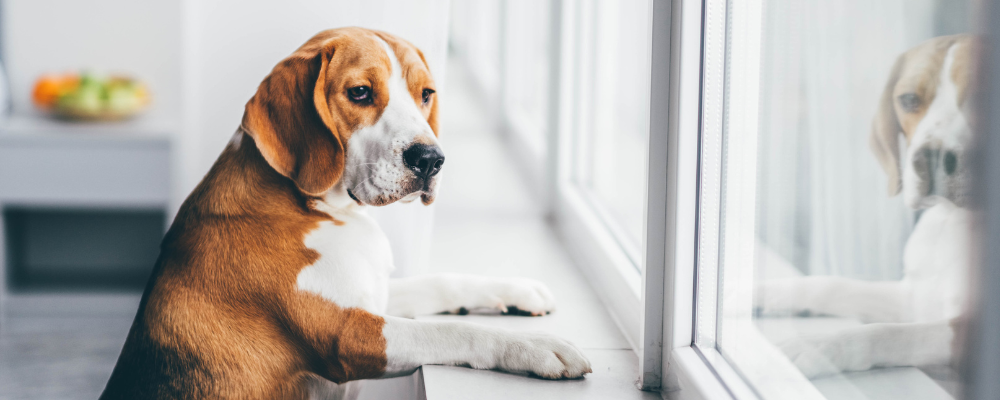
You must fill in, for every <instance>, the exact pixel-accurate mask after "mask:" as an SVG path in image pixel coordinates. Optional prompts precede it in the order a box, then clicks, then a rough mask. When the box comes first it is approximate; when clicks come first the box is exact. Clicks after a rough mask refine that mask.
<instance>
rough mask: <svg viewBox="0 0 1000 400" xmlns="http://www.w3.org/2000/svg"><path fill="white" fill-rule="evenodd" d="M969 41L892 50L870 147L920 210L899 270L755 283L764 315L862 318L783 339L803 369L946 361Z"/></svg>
mask: <svg viewBox="0 0 1000 400" xmlns="http://www.w3.org/2000/svg"><path fill="white" fill-rule="evenodd" d="M973 47H974V40H973V38H972V37H971V36H968V35H957V36H945V37H939V38H934V39H931V40H929V41H927V42H924V43H923V44H921V45H919V46H917V47H914V48H913V49H910V50H909V51H907V52H906V53H904V54H902V55H901V56H899V58H898V60H897V61H896V64H895V66H894V67H893V70H892V75H891V77H890V78H889V82H888V83H887V84H886V87H885V91H884V93H883V94H882V98H881V102H880V105H879V110H878V113H877V114H876V116H875V121H874V124H873V127H872V134H871V147H872V150H873V151H874V153H875V155H876V157H877V158H878V160H879V162H880V163H881V165H882V168H883V169H884V170H885V172H886V173H887V174H888V177H889V195H896V194H898V193H899V192H900V191H902V193H903V200H904V202H905V204H906V205H907V206H908V207H910V208H912V209H915V210H921V209H922V210H923V212H922V214H921V215H920V219H919V221H918V222H917V224H916V226H915V227H914V229H913V233H912V234H911V235H910V237H909V239H908V240H907V243H906V247H905V250H904V255H903V263H904V275H903V279H902V280H900V281H891V282H869V281H861V280H854V279H847V278H840V277H833V276H809V277H797V278H787V279H781V280H769V281H765V282H763V283H762V284H761V285H760V286H759V287H758V297H757V302H758V304H757V306H758V307H760V308H761V309H762V310H763V312H764V313H765V314H769V313H773V312H779V311H785V312H787V311H798V312H810V313H813V314H825V315H835V316H842V317H849V318H856V319H859V320H861V321H864V322H866V323H868V324H865V325H861V326H858V327H855V328H850V329H847V330H844V331H841V332H837V333H835V334H829V335H826V336H823V337H813V338H807V339H802V340H793V341H790V342H786V343H784V344H783V346H782V350H784V352H785V353H786V354H787V355H788V356H789V357H790V358H791V360H792V361H793V362H795V364H796V365H797V366H798V367H799V369H800V370H801V371H802V372H803V373H804V374H806V375H807V376H817V375H823V374H828V373H835V372H839V371H859V370H867V369H870V368H873V367H894V366H925V365H947V364H950V363H951V362H952V359H953V347H954V346H953V342H954V341H955V339H956V333H955V328H956V325H957V321H958V317H959V316H960V315H961V313H962V310H963V306H964V305H965V304H964V303H965V294H966V290H967V274H968V272H969V271H968V270H969V268H970V266H969V265H970V261H971V259H970V251H971V249H970V245H971V238H970V234H971V232H970V229H971V226H970V221H971V218H970V215H969V211H968V210H967V209H965V208H964V207H966V206H967V204H968V201H969V186H970V179H971V178H970V172H969V160H968V149H969V145H970V142H971V138H972V132H971V129H970V122H971V116H970V114H969V110H970V108H971V107H970V104H969V103H970V101H969V97H970V96H971V94H970V90H971V89H972V87H971V84H970V79H971V63H972V62H973V57H972V51H973ZM901 136H902V138H900V137H901ZM900 140H902V143H900ZM901 145H902V146H901Z"/></svg>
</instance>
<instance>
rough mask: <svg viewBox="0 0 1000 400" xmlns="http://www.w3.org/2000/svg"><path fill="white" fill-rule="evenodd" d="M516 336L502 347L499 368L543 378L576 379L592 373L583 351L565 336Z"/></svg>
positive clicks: (538, 334) (540, 334)
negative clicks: (564, 337)
mask: <svg viewBox="0 0 1000 400" xmlns="http://www.w3.org/2000/svg"><path fill="white" fill-rule="evenodd" d="M518 336H519V337H517V338H516V339H514V340H512V341H510V342H508V343H507V344H506V346H504V347H503V351H502V354H500V360H498V361H499V362H498V366H499V367H500V369H503V370H505V371H510V372H522V373H528V374H532V375H536V376H538V377H541V378H545V379H576V378H581V377H583V375H584V374H588V373H591V372H593V371H592V370H591V368H590V361H589V360H587V357H586V356H584V355H583V352H581V351H580V349H578V348H576V346H574V345H573V344H572V343H570V342H569V341H567V340H565V339H561V338H558V337H555V336H552V335H548V334H542V333H534V334H523V335H518Z"/></svg>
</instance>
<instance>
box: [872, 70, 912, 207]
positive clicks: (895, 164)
mask: <svg viewBox="0 0 1000 400" xmlns="http://www.w3.org/2000/svg"><path fill="white" fill-rule="evenodd" d="M904 60H905V55H900V56H899V58H897V59H896V64H895V65H893V67H892V74H890V76H889V81H888V82H886V84H885V89H883V90H882V98H881V100H880V101H879V104H878V111H877V112H876V114H875V120H874V121H872V133H871V136H870V137H869V138H868V144H869V146H871V149H872V152H874V153H875V158H877V159H878V162H879V164H881V165H882V169H883V170H885V174H886V176H887V177H888V191H889V196H890V197H891V196H895V195H896V194H898V193H899V191H900V189H901V188H902V180H901V177H900V171H899V134H900V133H902V132H903V127H902V126H901V125H900V124H899V118H898V117H897V116H896V105H895V99H894V98H893V93H894V91H895V89H896V82H897V81H899V75H900V74H901V73H902V71H903V65H904V64H905V61H904Z"/></svg>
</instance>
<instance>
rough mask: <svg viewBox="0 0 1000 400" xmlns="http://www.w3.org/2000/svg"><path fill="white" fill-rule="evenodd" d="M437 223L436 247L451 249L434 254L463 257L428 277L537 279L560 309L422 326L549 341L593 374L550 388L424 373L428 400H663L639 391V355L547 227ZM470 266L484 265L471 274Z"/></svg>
mask: <svg viewBox="0 0 1000 400" xmlns="http://www.w3.org/2000/svg"><path fill="white" fill-rule="evenodd" d="M438 217H439V218H438V219H437V221H436V222H435V223H436V225H435V230H436V232H437V235H436V238H437V239H436V240H440V241H447V242H448V243H435V244H434V248H436V249H437V248H443V247H444V248H451V249H463V251H461V252H457V251H447V252H444V251H443V252H440V253H436V254H434V255H432V262H431V263H430V265H431V267H430V270H429V271H427V272H428V273H467V274H476V275H483V276H520V277H526V278H533V279H537V280H539V281H542V282H544V283H545V284H546V285H548V286H549V288H550V289H551V290H552V292H553V294H555V296H556V301H557V308H556V311H555V312H553V313H552V314H550V315H547V316H544V317H515V316H501V315H465V316H457V315H430V316H419V317H417V319H419V320H439V321H440V320H459V321H466V322H472V323H476V324H481V325H486V326H493V327H500V328H504V329H509V330H514V331H542V332H547V333H551V334H553V335H557V336H559V337H562V338H565V339H567V340H569V341H571V342H573V343H574V344H576V345H577V346H578V347H579V348H580V349H581V350H583V352H584V354H586V355H587V357H588V358H589V359H590V361H591V365H592V368H593V371H594V372H593V373H591V374H588V375H586V377H585V378H584V379H579V380H564V381H552V380H544V379H538V378H533V377H528V376H522V375H515V374H508V373H503V372H497V371H484V370H474V369H469V368H461V367H449V366H440V365H426V366H424V367H423V368H422V377H423V381H422V386H423V388H424V393H425V394H426V399H428V400H439V399H464V398H469V399H473V398H474V399H493V398H496V399H510V398H518V399H520V398H526V399H533V398H537V399H556V398H567V399H591V398H592V399H604V398H622V399H659V398H660V395H659V393H652V392H642V391H640V390H638V389H637V387H636V385H635V381H636V379H637V377H638V376H639V366H638V364H639V362H638V358H637V356H636V354H635V352H634V351H633V350H632V347H631V346H630V344H629V342H628V341H627V340H626V338H625V336H624V335H622V333H621V331H620V330H619V328H618V326H617V324H615V321H614V320H613V319H612V318H611V316H610V315H609V314H608V312H607V311H606V308H605V306H604V304H603V303H602V302H601V300H600V299H599V298H598V296H597V294H596V293H595V292H594V290H593V289H592V288H591V287H590V285H589V284H588V283H587V280H585V278H584V277H583V275H582V274H581V273H580V271H579V270H578V269H577V268H576V266H574V265H573V263H572V261H571V260H570V258H569V255H568V254H567V253H566V251H565V250H563V248H562V246H561V245H560V243H559V241H558V239H557V238H556V236H555V234H554V233H553V231H552V228H551V227H550V226H549V225H548V224H546V223H545V222H543V221H542V220H541V219H540V218H537V217H525V218H507V219H505V220H503V221H497V220H493V221H483V220H478V221H477V220H470V219H468V218H441V217H442V216H440V215H439V216H438ZM481 234H485V235H488V237H489V238H490V240H483V237H484V236H482V235H481ZM504 243H517V244H518V251H517V252H510V251H509V250H503V249H502V248H497V247H498V244H500V246H502V244H504ZM470 254H475V255H476V256H475V257H470V256H469V255H470ZM434 258H437V259H434ZM470 259H474V260H476V261H479V262H481V264H479V265H473V266H470V265H469V260H470ZM420 386H421V385H419V384H418V385H417V387H420Z"/></svg>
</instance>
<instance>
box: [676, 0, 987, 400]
mask: <svg viewBox="0 0 1000 400" xmlns="http://www.w3.org/2000/svg"><path fill="white" fill-rule="evenodd" d="M968 8H969V7H968V5H967V4H965V3H964V2H962V1H955V2H935V1H887V2H876V3H872V2H866V1H860V0H858V1H854V0H848V1H843V0H839V1H818V2H796V1H740V2H727V1H724V0H720V1H714V0H709V1H706V2H704V14H703V18H704V19H703V22H702V23H703V25H702V26H701V30H702V35H703V36H702V38H703V47H702V54H701V63H702V64H701V68H700V72H701V74H702V75H701V79H700V82H701V88H700V90H701V92H700V95H701V102H700V104H701V110H700V114H699V118H700V149H699V151H700V152H699V154H700V159H699V160H698V161H697V169H698V178H699V179H698V182H697V186H696V188H695V189H696V190H697V196H698V197H697V211H696V215H697V218H698V220H697V230H696V232H697V234H696V235H697V236H696V239H697V244H696V250H695V254H694V265H695V266H696V267H695V276H694V293H693V298H694V303H693V304H691V306H692V307H693V316H692V317H693V321H692V323H693V336H692V337H691V338H690V343H691V344H692V345H693V346H692V347H693V348H694V349H696V350H697V352H698V353H700V354H701V356H702V357H703V359H704V360H706V361H707V364H708V365H709V366H710V368H712V369H714V370H715V373H716V375H717V376H718V377H719V378H720V379H721V380H722V381H723V382H724V383H726V389H728V391H729V394H730V395H732V396H734V397H736V398H753V397H760V398H765V399H785V398H787V399H813V398H816V399H821V398H827V399H854V398H914V397H913V396H919V398H928V399H938V398H939V399H950V398H952V397H953V396H957V393H958V388H959V384H960V378H959V376H958V373H957V372H956V371H955V368H954V367H953V366H952V355H953V354H952V338H954V337H957V336H956V335H957V334H958V333H956V331H955V330H954V329H955V328H954V324H953V322H954V321H953V319H954V318H956V317H959V316H960V315H962V307H963V301H965V300H964V299H965V297H964V296H966V295H967V293H968V291H969V288H968V284H967V282H966V276H965V274H966V273H967V270H968V269H969V268H971V264H970V261H969V260H970V254H969V252H970V251H971V248H970V247H969V244H970V243H971V240H970V235H971V234H972V233H971V231H970V225H969V223H968V219H967V218H969V217H968V212H969V211H968V210H967V209H965V208H964V207H966V206H967V205H968V202H967V201H968V189H969V188H968V185H970V183H969V182H970V179H971V178H970V175H969V172H968V171H969V169H968V168H969V167H968V164H963V163H968V162H969V161H968V160H969V155H970V152H969V150H970V147H969V146H971V143H972V139H971V137H972V134H971V126H970V124H969V122H968V121H969V120H971V118H972V117H971V115H970V112H971V111H970V110H971V106H969V105H968V102H967V101H966V100H967V99H968V97H967V94H966V93H967V92H964V89H961V87H966V86H965V85H973V86H974V85H975V84H974V83H973V82H972V80H971V79H972V78H970V76H971V73H972V71H971V67H970V66H971V65H972V64H973V63H974V62H975V61H974V59H973V57H974V51H973V49H974V46H975V40H976V39H975V38H974V37H972V36H969V35H967V33H968V32H969V31H970V26H969V24H968V23H967V19H968V18H967V17H966V13H967V10H968ZM685 18H687V17H686V16H685ZM687 21H688V20H685V22H687ZM956 35H957V36H956ZM681 62H683V61H681ZM973 86H968V87H973ZM681 90H683V89H681ZM688 134H690V132H685V131H683V130H679V131H678V135H688ZM887 188H888V192H887ZM679 232H681V231H679ZM950 244H954V245H956V246H958V247H955V248H953V249H949V248H948V247H947V246H949V245H950ZM676 268H683V267H682V266H680V265H678V266H676ZM681 318H683V316H682V317H681Z"/></svg>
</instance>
